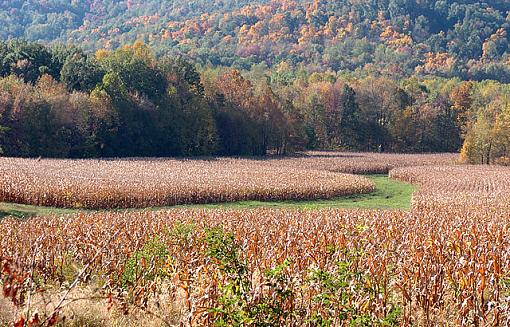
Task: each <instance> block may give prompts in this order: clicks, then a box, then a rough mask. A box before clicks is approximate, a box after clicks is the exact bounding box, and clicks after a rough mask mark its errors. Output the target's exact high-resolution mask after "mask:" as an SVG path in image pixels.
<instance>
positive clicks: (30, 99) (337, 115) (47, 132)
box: [0, 40, 510, 163]
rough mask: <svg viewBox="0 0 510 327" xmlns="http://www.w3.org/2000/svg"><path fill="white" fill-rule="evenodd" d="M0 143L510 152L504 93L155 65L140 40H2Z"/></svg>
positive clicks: (211, 151)
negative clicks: (98, 43) (111, 43)
mask: <svg viewBox="0 0 510 327" xmlns="http://www.w3.org/2000/svg"><path fill="white" fill-rule="evenodd" d="M0 77H1V78H0V115H1V118H0V126H1V128H0V141H1V143H0V145H1V148H2V151H3V154H4V155H7V156H22V157H37V156H43V157H71V158H84V157H133V156H205V155H229V156H244V155H249V156H253V155H255V156H258V155H265V154H266V153H268V152H271V153H277V154H286V153H292V152H294V151H298V150H304V149H343V150H362V151H395V152H455V151H460V150H462V155H463V156H464V158H465V160H468V161H471V162H479V163H493V162H496V161H498V162H503V161H504V160H505V158H508V157H509V153H508V151H509V150H510V148H509V144H510V140H509V137H508V135H510V109H509V105H508V98H509V95H510V93H509V92H510V88H509V87H508V85H506V84H502V83H499V82H496V81H484V82H473V81H462V80H460V79H458V78H451V79H447V78H440V77H434V78H418V77H410V78H405V79H398V80H397V79H392V78H389V77H383V76H371V75H367V76H362V75H357V74H354V73H332V72H320V71H313V70H310V69H306V68H303V67H301V68H297V67H295V66H292V65H290V64H288V63H286V62H282V63H281V64H279V65H277V66H275V68H273V69H267V68H266V67H264V66H262V65H254V66H252V67H251V69H249V70H236V69H232V68H229V67H212V66H197V65H195V64H194V63H193V62H191V61H189V60H187V59H185V58H183V57H170V56H161V57H156V56H155V55H154V53H153V51H152V50H151V48H150V47H149V46H147V45H146V44H144V43H142V42H136V43H134V44H132V45H125V46H122V47H120V48H119V49H117V50H114V51H108V50H99V51H97V52H96V53H95V54H87V53H85V52H84V51H83V50H81V49H79V48H76V47H68V46H62V45H55V46H44V45H40V44H37V43H30V42H26V41H19V40H17V41H7V42H0Z"/></svg>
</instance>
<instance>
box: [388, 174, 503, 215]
mask: <svg viewBox="0 0 510 327" xmlns="http://www.w3.org/2000/svg"><path fill="white" fill-rule="evenodd" d="M390 177H392V178H394V179H398V180H401V181H405V182H409V183H413V184H417V185H419V186H420V190H419V191H418V192H416V193H415V194H414V195H413V201H412V206H413V208H414V209H415V210H420V209H428V210H435V209H437V208H439V207H441V208H444V209H445V210H453V209H468V208H469V209H470V210H489V211H494V210H502V211H508V209H509V208H510V169H509V168H508V167H497V166H460V165H458V166H429V167H406V168H399V169H394V170H392V171H391V172H390Z"/></svg>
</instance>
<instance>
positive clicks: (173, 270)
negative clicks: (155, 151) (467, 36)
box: [0, 153, 510, 326]
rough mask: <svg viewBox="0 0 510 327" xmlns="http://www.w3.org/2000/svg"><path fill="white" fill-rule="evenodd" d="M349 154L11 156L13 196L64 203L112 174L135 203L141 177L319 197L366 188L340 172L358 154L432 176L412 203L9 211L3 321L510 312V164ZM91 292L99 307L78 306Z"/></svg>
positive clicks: (262, 319) (290, 322)
mask: <svg viewBox="0 0 510 327" xmlns="http://www.w3.org/2000/svg"><path fill="white" fill-rule="evenodd" d="M345 155H346V154H341V153H327V154H325V155H323V156H324V157H322V158H321V155H320V154H317V153H311V154H308V155H307V156H303V157H296V158H286V159H281V160H278V159H271V160H242V159H217V160H212V161H206V160H193V161H177V160H156V159H153V160H146V161H140V160H123V161H121V160H118V161H101V162H97V161H60V160H58V161H57V160H56V161H49V160H42V161H34V160H32V161H31V160H19V159H16V160H14V159H2V160H4V161H1V162H2V164H1V165H0V167H2V168H1V170H2V172H3V173H5V176H9V177H8V179H7V178H4V181H3V182H2V183H4V185H2V192H3V193H2V194H4V196H5V194H8V193H9V192H7V191H6V189H7V190H11V193H14V192H12V190H13V189H16V190H18V191H17V192H18V193H16V194H25V196H26V195H30V194H35V195H36V196H35V195H34V197H33V198H29V199H32V201H35V200H33V199H37V201H42V200H41V199H45V198H51V195H50V194H57V195H58V197H53V198H52V200H51V201H53V202H55V203H56V204H63V203H71V204H72V203H75V202H65V201H63V202H57V201H58V200H59V199H62V194H64V193H62V191H61V190H67V189H69V190H74V193H73V194H76V197H75V198H73V201H78V200H77V199H78V197H77V196H78V195H79V196H81V198H80V200H79V201H83V199H87V197H83V196H84V195H86V194H89V193H91V194H96V193H94V192H96V191H97V190H99V189H101V190H102V192H105V193H106V194H110V193H112V192H113V193H115V194H123V196H129V195H130V194H134V196H132V197H131V198H129V201H128V200H123V201H124V202H121V203H122V206H124V205H125V206H133V204H140V206H142V205H144V204H146V203H149V202H143V201H140V199H145V198H144V197H143V196H144V193H143V192H149V194H152V195H151V196H153V197H154V199H157V201H161V199H163V198H164V196H161V194H164V193H166V192H173V193H172V194H173V196H181V199H182V194H189V193H186V192H189V190H195V192H199V191H198V190H200V192H204V190H207V192H209V193H204V194H209V195H210V194H218V196H223V198H221V199H222V200H225V201H228V200H231V199H234V198H235V199H238V198H239V194H247V193H243V192H242V191H240V190H247V189H249V190H252V191H253V190H258V191H257V192H259V193H257V194H264V196H266V197H272V196H275V197H276V198H279V197H280V196H282V194H283V195H285V196H287V195H288V194H291V193H292V192H294V193H292V194H298V193H297V192H298V191H299V192H301V193H299V196H303V197H305V196H304V195H306V197H307V198H308V197H310V198H314V194H319V193H320V192H325V193H322V194H321V196H324V195H328V194H331V193H327V192H333V191H332V190H336V189H335V187H339V186H338V185H336V183H341V185H340V187H344V188H348V189H350V190H351V191H352V189H355V190H358V191H359V190H361V189H362V187H361V186H360V185H365V184H363V183H365V181H368V180H366V179H364V178H362V177H360V176H353V175H345V174H341V173H334V171H337V172H352V171H353V167H355V168H356V169H358V170H357V171H365V172H367V171H369V172H371V173H374V172H375V171H374V170H377V169H392V170H391V171H390V176H391V177H392V178H395V179H399V180H402V181H407V182H411V183H413V184H416V185H418V186H419V190H418V192H416V193H415V194H414V196H413V200H412V201H413V203H412V209H411V210H410V211H379V210H333V209H331V210H305V211H300V210H272V209H256V210H205V209H202V210H191V209H173V210H166V211H125V212H107V211H103V212H96V213H79V214H76V215H72V216H65V217H38V218H32V219H28V220H16V219H12V218H8V219H4V220H3V221H0V235H1V236H2V237H1V238H0V268H1V279H0V280H1V286H2V289H3V299H2V297H0V324H1V322H2V307H6V306H8V307H9V310H8V311H10V316H8V317H7V318H4V320H8V321H11V322H12V321H14V322H15V323H17V324H18V325H20V326H24V325H30V326H37V325H44V326H52V325H56V324H58V323H68V324H69V323H71V324H72V323H73V321H75V325H80V324H81V323H83V321H82V320H79V319H80V312H81V313H83V312H85V311H87V312H88V311H90V310H91V308H106V309H104V310H103V311H101V310H102V309H98V310H99V311H98V313H97V315H98V317H99V318H97V319H98V320H97V321H100V322H98V323H97V324H99V325H111V326H113V325H132V326H138V325H144V326H145V325H147V326H148V325H151V326H153V325H154V326H164V325H166V326H174V325H175V326H179V325H180V326H211V325H215V326H248V325H253V326H271V325H281V326H398V325H400V326H445V325H449V326H452V325H454V326H508V325H510V237H509V235H510V220H509V219H508V218H509V217H510V202H509V199H510V196H509V195H510V194H509V191H510V183H509V177H510V169H508V168H501V167H489V166H461V165H455V162H454V160H452V157H451V156H450V155H428V156H422V157H420V156H415V155H411V156H402V158H400V159H399V160H396V162H395V163H394V164H393V166H392V167H394V168H389V166H388V163H386V162H384V161H383V157H384V156H387V157H388V158H391V155H373V157H372V158H379V159H380V160H382V161H381V162H379V163H378V162H377V160H378V159H373V160H375V161H374V162H368V161H366V160H367V158H370V156H371V155H367V154H358V155H359V157H354V158H348V159H346V158H342V156H345ZM388 160H389V159H388ZM377 164H379V165H380V166H378V167H376V165H377ZM342 165H343V166H342ZM356 165H358V166H356ZM413 165H418V166H413ZM5 181H9V182H8V183H7V182H5ZM20 181H25V182H21V183H20ZM39 182H41V183H43V182H44V184H37V183H39ZM349 182H352V183H351V184H349ZM321 183H322V184H321ZM6 185H10V186H9V187H11V188H10V189H9V188H6ZM317 185H323V186H322V188H320V187H319V188H318V189H317ZM352 185H357V186H356V187H353V186H352ZM31 187H32V188H33V189H31ZM370 187H373V186H372V185H371V184H367V185H366V189H365V190H368V189H369V188H370ZM112 190H115V191H112ZM183 190H185V191H183ZM212 190H214V191H212ZM262 190H263V191H262ZM53 192H55V193H53ZM130 192H132V193H130ZM150 192H152V193H150ZM214 192H217V193H214ZM272 192H273V193H272ZM314 192H315V193H314ZM335 192H337V191H335ZM342 192H343V191H342ZM45 194H46V195H45ZM100 194H101V193H97V195H96V197H95V198H94V199H95V200H94V201H96V202H83V203H82V204H81V205H85V204H86V205H90V206H91V207H94V206H103V207H104V204H105V203H108V204H109V206H111V207H120V206H121V205H119V204H115V203H116V202H114V200H115V199H117V200H118V199H120V198H121V197H117V198H115V197H111V198H108V197H106V199H111V200H108V201H111V202H108V201H106V200H104V198H101V197H100ZM179 194H180V195H179ZM310 194H311V195H310ZM252 195H253V193H252ZM158 196H160V197H159V198H158ZM246 196H247V195H246ZM250 196H251V195H250ZM188 200H189V198H188ZM192 200H193V201H195V200H196V198H193V199H192ZM208 200H210V199H209V198H208ZM60 201H62V200H60ZM144 201H148V200H144ZM53 202H52V203H53ZM157 203H158V204H161V202H157ZM99 204H100V205H99ZM106 207H108V206H106ZM7 300H9V302H8V303H10V304H6V303H7V302H6V301H7ZM83 301H86V303H87V306H86V308H84V307H81V309H80V308H79V307H78V308H76V305H77V303H80V302H83ZM80 310H81V311H80ZM94 312H95V311H94ZM119 317H123V318H119ZM129 317H131V318H129ZM82 318H83V317H82ZM65 319H67V320H65ZM73 319H74V320H73ZM119 319H120V320H119ZM80 321H81V322H80ZM97 321H96V322H97Z"/></svg>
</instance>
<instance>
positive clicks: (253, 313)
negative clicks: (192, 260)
mask: <svg viewBox="0 0 510 327" xmlns="http://www.w3.org/2000/svg"><path fill="white" fill-rule="evenodd" d="M205 241H206V243H207V247H208V250H207V255H208V256H209V257H210V258H212V259H214V260H216V262H217V264H218V273H217V276H216V278H217V280H218V281H219V283H218V291H219V296H218V299H217V305H216V306H215V307H213V308H211V309H210V310H209V312H210V313H211V314H212V315H213V317H214V324H215V325H216V326H245V325H252V326H274V325H275V324H276V325H278V324H282V323H283V322H284V321H285V319H286V318H287V317H288V316H289V315H290V314H291V310H290V309H291V308H290V307H291V306H292V302H293V295H294V294H293V293H294V292H293V290H292V283H291V278H290V277H289V274H288V273H287V271H286V270H287V268H288V266H289V264H290V260H288V259H287V260H285V261H284V262H283V263H282V264H280V265H276V266H275V267H274V268H271V269H268V270H267V271H265V272H263V273H262V276H261V282H260V283H259V284H257V285H254V283H252V280H251V275H250V274H249V273H248V269H247V266H246V263H245V262H244V261H243V260H242V259H241V255H240V248H239V246H238V245H237V244H236V242H235V239H234V236H233V235H232V234H230V233H225V232H224V231H223V229H222V228H220V227H217V228H214V229H211V230H209V231H208V232H207V236H206V240H205Z"/></svg>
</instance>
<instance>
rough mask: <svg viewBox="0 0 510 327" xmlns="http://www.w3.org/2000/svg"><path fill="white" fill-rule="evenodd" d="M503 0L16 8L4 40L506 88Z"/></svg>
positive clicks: (86, 2)
mask: <svg viewBox="0 0 510 327" xmlns="http://www.w3.org/2000/svg"><path fill="white" fill-rule="evenodd" d="M509 12H510V2H509V1H506V0H492V1H467V0H323V1H318V0H316V1H293V0H283V1H280V0H278V1H276V0H274V1H270V0H259V1H248V0H238V1H235V0H195V1H185V0H167V1H161V0H125V1H124V0H123V1H113V0H72V1H67V0H10V1H1V2H0V39H4V40H5V39H9V38H25V39H27V40H30V41H41V42H64V43H74V44H78V45H80V46H81V47H84V48H85V49H87V50H90V51H93V50H97V49H100V48H107V49H113V48H117V47H119V46H120V45H122V44H126V43H130V42H133V41H135V40H143V41H144V42H145V43H148V44H150V45H151V46H152V48H153V49H155V50H156V52H157V53H158V54H163V53H181V54H186V55H187V56H189V57H191V58H193V59H194V60H195V61H197V62H198V63H201V64H204V65H205V64H212V65H224V66H234V67H237V68H250V67H251V66H252V65H254V64H261V63H263V64H265V65H267V66H268V67H273V66H276V65H278V64H280V63H281V62H283V61H285V62H286V63H287V64H288V65H291V66H292V65H296V66H300V65H303V66H306V67H308V68H310V69H312V70H320V71H326V70H333V71H356V70H359V71H361V72H362V73H366V74H377V73H382V74H389V75H397V76H410V75H420V74H423V75H428V74H431V75H437V76H445V77H456V76H457V77H460V78H462V79H476V80H482V79H495V80H499V81H502V82H510V69H509V65H508V64H509V61H510V59H509V58H510V48H509V42H508V33H510V14H509Z"/></svg>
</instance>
